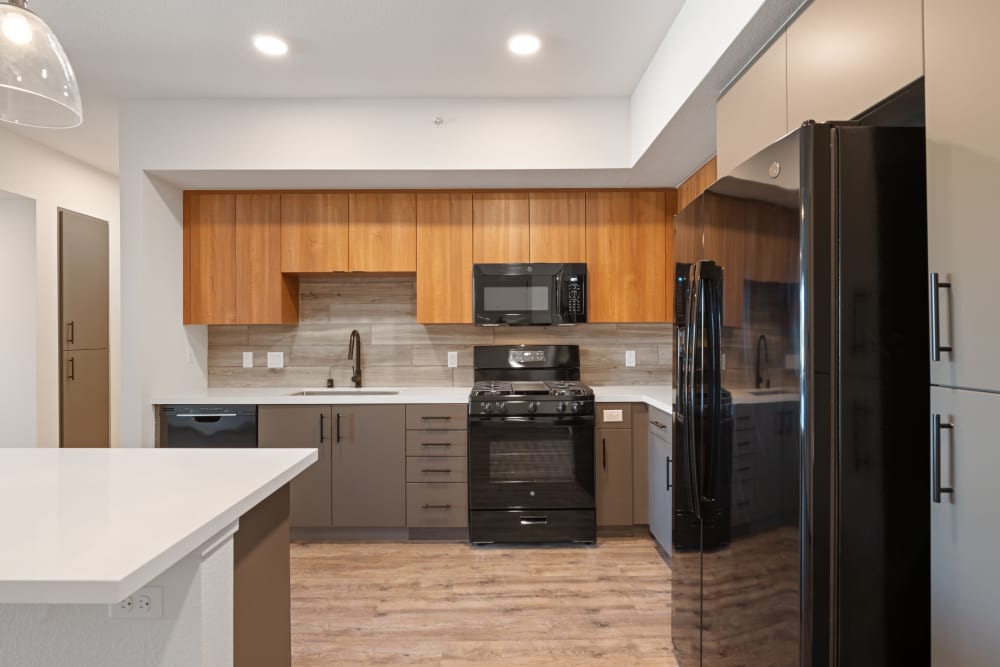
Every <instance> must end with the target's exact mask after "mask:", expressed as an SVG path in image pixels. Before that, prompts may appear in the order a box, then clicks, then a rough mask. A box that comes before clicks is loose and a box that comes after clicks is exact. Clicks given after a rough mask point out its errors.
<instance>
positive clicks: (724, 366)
mask: <svg viewBox="0 0 1000 667" xmlns="http://www.w3.org/2000/svg"><path fill="white" fill-rule="evenodd" d="M719 356H721V357H722V361H721V365H722V368H721V369H720V370H726V355H725V354H722V355H719Z"/></svg>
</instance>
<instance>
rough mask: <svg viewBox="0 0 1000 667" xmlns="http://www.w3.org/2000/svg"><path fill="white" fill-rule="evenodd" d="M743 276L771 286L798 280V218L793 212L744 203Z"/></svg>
mask: <svg viewBox="0 0 1000 667" xmlns="http://www.w3.org/2000/svg"><path fill="white" fill-rule="evenodd" d="M743 203H744V213H745V217H744V220H745V226H744V234H745V240H744V248H745V250H744V255H743V257H744V276H745V278H746V279H747V280H756V281H762V282H771V283H797V282H798V281H799V234H800V232H799V216H798V211H797V210H796V209H791V208H783V207H779V206H776V205H774V204H769V203H767V202H758V201H751V200H744V202H743Z"/></svg>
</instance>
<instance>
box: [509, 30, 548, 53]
mask: <svg viewBox="0 0 1000 667" xmlns="http://www.w3.org/2000/svg"><path fill="white" fill-rule="evenodd" d="M541 45H542V42H541V41H540V40H539V39H538V38H537V37H535V36H534V35H529V34H527V33H522V34H520V35H514V36H513V37H511V38H510V41H508V42H507V48H509V49H510V50H511V51H512V52H514V53H516V54H517V55H519V56H530V55H531V54H533V53H535V52H536V51H538V48H539V47H540V46H541Z"/></svg>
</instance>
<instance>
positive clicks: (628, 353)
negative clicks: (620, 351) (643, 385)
mask: <svg viewBox="0 0 1000 667" xmlns="http://www.w3.org/2000/svg"><path fill="white" fill-rule="evenodd" d="M625 368H635V350H625Z"/></svg>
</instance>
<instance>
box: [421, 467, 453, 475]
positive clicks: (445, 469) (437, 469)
mask: <svg viewBox="0 0 1000 667" xmlns="http://www.w3.org/2000/svg"><path fill="white" fill-rule="evenodd" d="M420 472H440V473H444V474H447V473H450V472H451V468H424V469H423V470H421V471H420Z"/></svg>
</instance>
